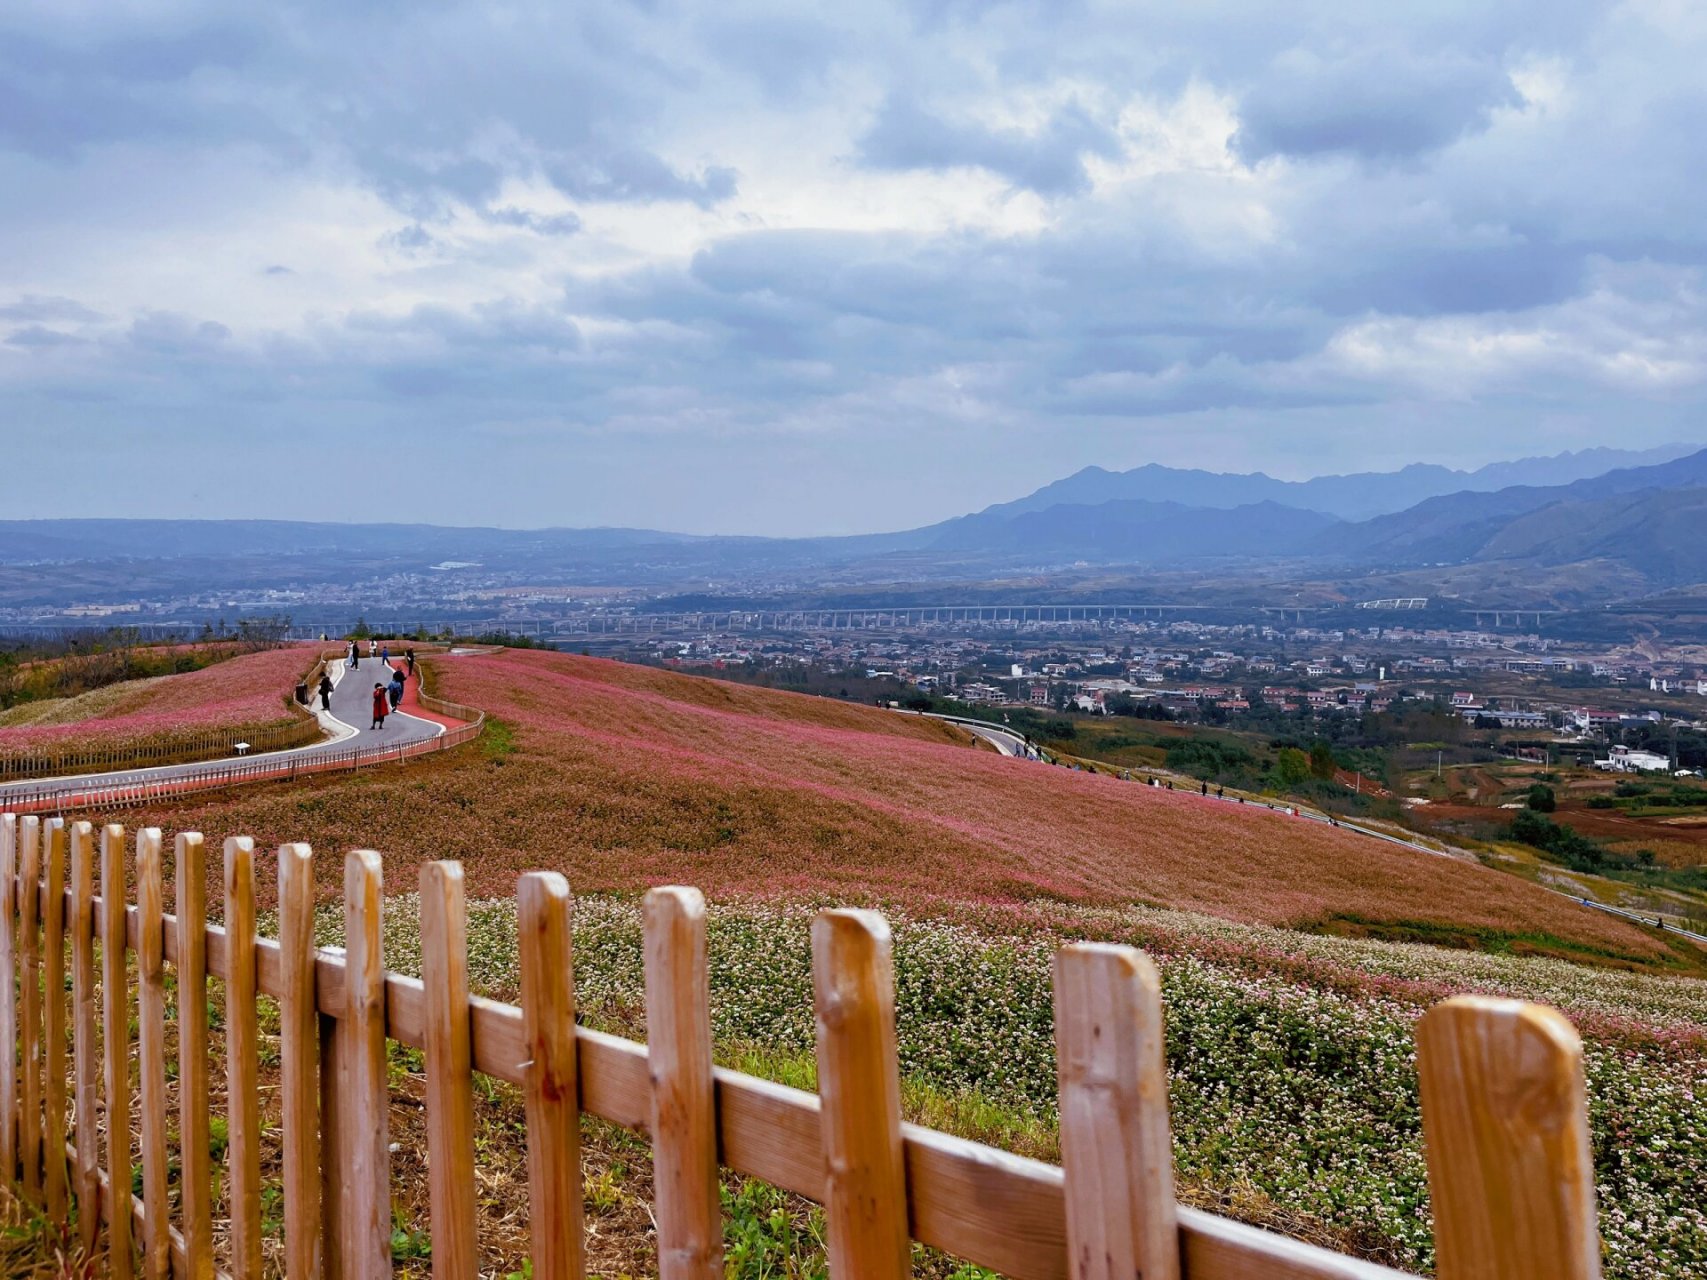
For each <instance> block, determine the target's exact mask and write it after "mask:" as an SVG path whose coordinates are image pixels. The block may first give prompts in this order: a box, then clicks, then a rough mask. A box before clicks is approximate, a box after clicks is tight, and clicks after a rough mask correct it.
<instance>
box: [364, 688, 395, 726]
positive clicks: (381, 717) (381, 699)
mask: <svg viewBox="0 0 1707 1280" xmlns="http://www.w3.org/2000/svg"><path fill="white" fill-rule="evenodd" d="M389 710H390V708H389V707H388V706H386V704H385V686H384V685H382V684H381V683H379V681H377V680H375V681H374V682H373V723H372V724H370V725H369V726H368V728H370V729H383V728H385V715H386V712H387V711H389Z"/></svg>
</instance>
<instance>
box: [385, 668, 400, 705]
mask: <svg viewBox="0 0 1707 1280" xmlns="http://www.w3.org/2000/svg"><path fill="white" fill-rule="evenodd" d="M386 693H388V694H389V695H390V696H391V709H392V710H393V711H395V710H397V704H398V703H399V702H402V701H403V672H402V671H399V670H394V671H392V673H391V686H390V687H389V688H388V689H387V690H386Z"/></svg>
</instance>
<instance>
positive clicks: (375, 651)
mask: <svg viewBox="0 0 1707 1280" xmlns="http://www.w3.org/2000/svg"><path fill="white" fill-rule="evenodd" d="M367 656H368V657H370V658H377V657H379V641H377V640H371V639H370V640H369V641H368V642H367Z"/></svg>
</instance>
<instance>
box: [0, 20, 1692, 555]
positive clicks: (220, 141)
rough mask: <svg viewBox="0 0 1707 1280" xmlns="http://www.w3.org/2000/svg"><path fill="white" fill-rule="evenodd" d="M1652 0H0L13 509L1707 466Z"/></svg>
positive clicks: (687, 495) (907, 510) (870, 505)
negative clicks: (817, 2)
mask: <svg viewBox="0 0 1707 1280" xmlns="http://www.w3.org/2000/svg"><path fill="white" fill-rule="evenodd" d="M1703 66H1707V6H1704V5H1702V4H1700V3H1698V2H1697V0H1635V2H1632V3H1627V4H1583V3H1576V2H1575V0H1503V2H1502V3H1498V4H1488V3H1486V0H1462V2H1458V3H1447V2H1440V3H1426V4H1425V3H1418V4H1406V5H1384V4H1367V3H1351V2H1350V0H1342V2H1341V3H1310V2H1308V0H1305V2H1302V3H1299V4H1293V5H1286V6H1280V5H1272V4H1268V3H1251V4H1232V3H1213V2H1208V3H1202V4H1189V5H1188V4H1180V3H1177V0H1169V2H1168V3H1155V4H1151V3H1139V2H1136V0H1119V2H1116V3H1082V4H1076V3H1071V2H1064V0H1048V2H1043V3H1036V4H1027V3H1010V4H980V3H973V2H970V0H969V2H967V3H956V2H955V0H938V2H935V3H933V2H930V0H920V2H919V3H914V4H905V3H897V4H883V3H859V2H858V0H841V2H840V3H837V4H833V5H822V6H816V7H814V6H810V5H808V4H804V3H798V2H796V0H788V2H783V0H778V2H777V3H773V4H757V3H747V2H746V0H716V2H715V3H705V4H684V3H675V2H673V0H655V2H653V3H636V4H632V5H619V4H613V3H596V2H591V3H584V4H567V3H561V2H560V0H549V2H546V0H542V2H540V3H505V2H503V0H480V2H478V3H460V2H458V0H426V2H425V3H410V4H403V3H372V4H363V5H349V4H346V3H332V2H330V0H328V2H326V3H323V4H322V3H317V2H308V3H304V2H301V0H272V2H271V3H268V4H262V5H243V6H234V5H230V4H215V3H200V2H198V0H133V2H131V3H124V4H118V3H108V4H102V3H93V2H90V0H7V3H6V4H5V5H4V6H3V7H0V193H3V196H0V457H3V458H4V460H5V463H6V465H5V466H4V468H0V470H3V472H4V475H5V483H4V486H3V493H4V498H3V499H0V510H3V511H4V513H5V514H6V515H11V516H50V515H144V514H149V515H162V516H165V515H181V516H235V515H275V516H292V517H300V518H314V519H373V518H381V519H409V520H414V519H430V520H436V521H439V522H442V523H456V524H471V523H496V524H504V525H510V526H523V525H539V524H562V525H584V524H628V525H647V526H652V527H665V528H674V529H685V530H693V531H725V532H755V533H759V532H762V533H805V532H852V531H859V530H868V529H879V528H894V527H900V526H905V525H911V524H917V523H922V522H924V521H927V520H931V519H936V518H940V517H943V516H947V515H951V514H956V513H958V512H961V511H965V510H968V509H971V508H976V507H979V506H982V505H984V504H986V503H989V502H993V501H999V500H1003V499H1007V498H1012V497H1016V496H1018V495H1020V494H1022V493H1024V492H1026V491H1028V490H1030V489H1032V488H1035V487H1036V486H1037V485H1039V484H1041V483H1043V482H1045V481H1048V480H1051V479H1054V478H1056V477H1058V476H1061V475H1064V474H1066V473H1068V472H1070V471H1073V470H1076V469H1077V468H1079V467H1081V466H1084V465H1086V464H1089V463H1097V464H1100V465H1103V466H1107V467H1111V468H1124V467H1130V466H1135V465H1138V464H1141V463H1144V462H1149V461H1161V462H1168V463H1173V464H1177V465H1192V466H1204V467H1209V468H1212V469H1218V470H1252V469H1264V470H1267V471H1269V472H1270V473H1271V474H1276V475H1282V476H1287V477H1300V476H1306V475H1312V474H1319V473H1324V472H1334V471H1347V470H1362V469H1391V468H1394V467H1397V466H1399V465H1402V464H1403V463H1405V462H1409V461H1416V460H1423V461H1432V462H1445V463H1449V464H1453V465H1460V466H1474V465H1479V464H1481V463H1483V462H1487V461H1491V460H1494V459H1497V458H1503V457H1515V456H1522V455H1525V454H1532V453H1552V452H1557V451H1559V450H1562V449H1568V448H1579V447H1583V446H1587V445H1596V444H1620V445H1627V446H1642V445H1651V444H1658V443H1662V442H1667V441H1673V440H1684V441H1694V440H1703V441H1707V418H1704V417H1703V414H1702V409H1703V405H1704V403H1707V294H1704V285H1707V282H1704V278H1703V264H1704V263H1707V217H1704V216H1703V209H1704V208H1707V163H1704V153H1707V90H1704V85H1707V78H1704V77H1703V75H1702V67H1703Z"/></svg>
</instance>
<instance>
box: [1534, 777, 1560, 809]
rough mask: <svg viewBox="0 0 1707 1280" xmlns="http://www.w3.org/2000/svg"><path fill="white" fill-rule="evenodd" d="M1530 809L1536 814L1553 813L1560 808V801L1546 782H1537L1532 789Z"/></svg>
mask: <svg viewBox="0 0 1707 1280" xmlns="http://www.w3.org/2000/svg"><path fill="white" fill-rule="evenodd" d="M1529 807H1530V808H1531V809H1533V810H1535V812H1536V813H1552V812H1553V811H1554V810H1555V809H1557V808H1558V807H1559V801H1558V798H1557V797H1556V796H1555V795H1554V794H1553V788H1552V787H1550V786H1548V785H1547V784H1546V783H1545V782H1537V783H1536V784H1535V785H1534V786H1532V787H1530V788H1529Z"/></svg>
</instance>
